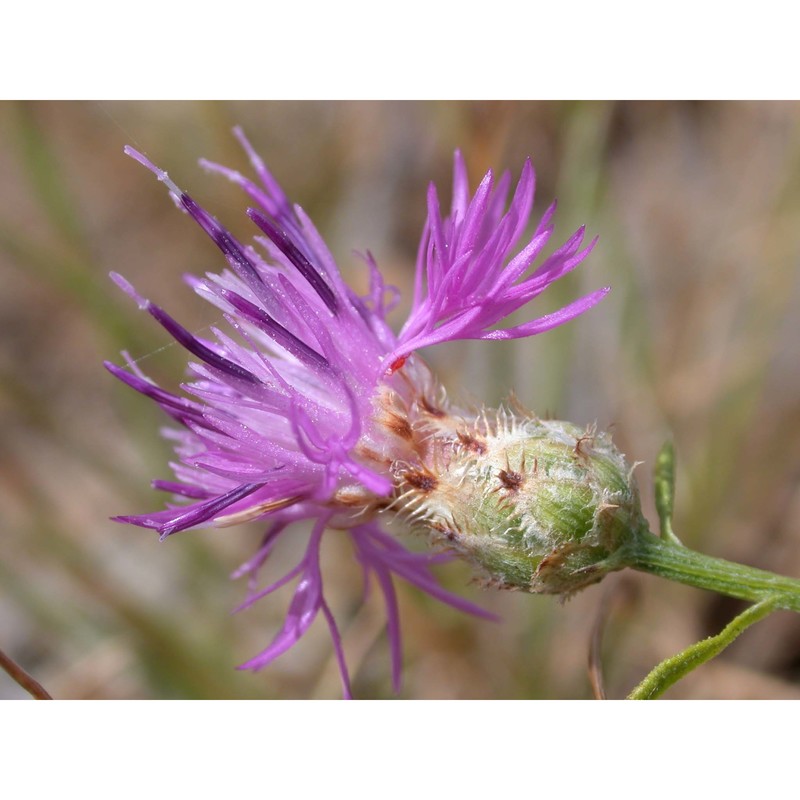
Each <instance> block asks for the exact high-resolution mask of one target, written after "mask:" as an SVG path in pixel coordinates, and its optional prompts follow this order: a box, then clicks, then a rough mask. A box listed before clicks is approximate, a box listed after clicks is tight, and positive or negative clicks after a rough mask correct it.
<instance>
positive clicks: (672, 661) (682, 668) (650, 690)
mask: <svg viewBox="0 0 800 800" xmlns="http://www.w3.org/2000/svg"><path fill="white" fill-rule="evenodd" d="M782 599H783V598H781V597H780V596H778V595H773V596H772V597H768V598H766V599H765V600H762V601H761V602H760V603H756V604H755V605H754V606H750V608H748V609H747V610H746V611H743V612H742V613H741V614H739V616H738V617H736V618H735V619H733V620H731V622H729V623H728V624H727V625H726V626H725V627H724V628H723V629H722V630H721V631H720V632H719V633H718V634H717V635H716V636H709V637H708V638H707V639H703V641H702V642H697V643H696V644H693V645H692V646H691V647H687V648H686V649H685V650H684V651H682V652H681V653H678V654H677V655H675V656H672V658H668V659H666V660H665V661H662V662H661V663H660V664H659V665H658V666H657V667H655V668H654V669H653V670H652V671H651V672H650V674H649V675H648V676H647V677H646V678H645V679H644V680H643V681H642V682H641V683H640V684H639V685H638V686H637V687H636V688H635V689H634V690H633V691H632V692H631V693H630V694H629V695H628V700H655V698H656V697H659V696H660V695H662V694H663V693H664V692H666V691H667V689H669V687H670V686H672V685H673V684H675V683H677V682H678V681H679V680H680V679H681V678H683V677H685V676H686V675H688V674H689V673H690V672H691V671H692V670H693V669H696V668H697V667H699V666H700V665H701V664H704V663H705V662H706V661H710V660H711V659H712V658H714V656H717V655H719V654H720V653H721V652H722V651H723V650H724V649H725V648H726V647H727V646H728V645H729V644H731V642H733V641H734V639H736V637H737V636H739V634H740V633H742V631H744V630H745V629H746V628H749V627H750V626H751V625H753V624H754V623H756V622H758V621H759V620H760V619H763V618H764V617H766V616H767V615H768V614H770V613H771V612H773V611H774V610H775V609H776V608H778V607H779V606H780V603H781V600H782Z"/></svg>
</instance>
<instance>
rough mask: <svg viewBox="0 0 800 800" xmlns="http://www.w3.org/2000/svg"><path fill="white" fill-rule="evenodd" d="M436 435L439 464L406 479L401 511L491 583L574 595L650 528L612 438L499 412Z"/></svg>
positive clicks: (618, 562) (619, 561) (615, 564)
mask: <svg viewBox="0 0 800 800" xmlns="http://www.w3.org/2000/svg"><path fill="white" fill-rule="evenodd" d="M433 439H434V442H435V444H433V445H431V449H430V451H429V453H430V454H431V455H432V459H431V462H432V463H433V464H435V465H436V467H433V468H431V469H430V470H429V471H428V473H427V474H426V475H420V474H419V472H418V471H414V470H409V471H407V472H406V473H405V474H404V475H403V476H402V477H403V480H404V483H405V486H406V487H407V490H406V491H405V493H404V494H402V495H401V497H400V505H401V507H402V508H403V510H404V511H405V516H406V517H407V519H408V521H409V523H410V524H411V525H412V527H414V528H415V529H416V530H424V531H427V532H429V533H430V534H431V536H432V538H433V539H434V541H436V542H438V543H440V544H443V545H444V546H446V547H447V548H448V549H450V550H452V551H455V552H456V553H457V554H458V555H459V556H460V557H462V558H464V559H465V560H467V561H468V562H470V563H471V564H472V565H473V566H474V567H476V568H477V571H478V574H480V575H481V576H482V577H483V578H484V579H485V580H486V581H487V582H488V583H489V584H491V585H494V586H498V587H501V588H507V589H521V590H523V591H528V592H542V593H548V594H570V593H572V592H575V591H577V590H578V589H581V588H583V587H584V586H588V585H589V584H592V583H595V582H597V581H599V580H600V579H601V578H602V577H603V576H604V575H605V574H606V573H607V572H611V571H613V570H616V569H620V568H622V567H623V566H625V564H624V559H623V558H622V557H621V556H622V553H621V552H619V551H620V548H622V547H623V546H624V545H625V544H626V543H628V542H629V541H631V540H632V538H633V537H635V536H636V535H637V534H638V533H639V532H640V531H642V530H646V529H647V523H646V522H645V520H644V518H643V516H642V513H641V510H640V506H639V496H638V490H637V487H636V484H635V482H634V480H633V477H632V474H631V473H632V467H631V466H630V465H629V464H628V463H627V462H626V461H625V458H624V456H623V455H622V454H621V453H620V452H619V451H618V450H617V449H616V448H615V447H614V445H613V444H612V443H611V437H610V436H609V434H608V433H598V432H596V431H595V430H594V429H592V428H590V429H586V430H584V429H581V428H579V427H577V426H576V425H573V424H572V423H569V422H561V421H555V420H539V419H536V418H529V417H528V418H523V419H518V418H515V417H514V416H512V415H511V414H509V413H507V412H505V411H502V410H501V411H499V412H498V413H497V419H496V421H495V422H494V423H491V424H490V422H489V421H488V419H487V416H486V415H482V416H481V417H480V418H479V419H477V420H475V421H473V422H472V423H470V424H469V425H468V426H467V427H466V428H465V427H464V425H461V430H457V431H456V432H455V435H449V436H448V435H444V434H443V435H438V436H434V437H433ZM615 554H618V555H617V556H616V557H615Z"/></svg>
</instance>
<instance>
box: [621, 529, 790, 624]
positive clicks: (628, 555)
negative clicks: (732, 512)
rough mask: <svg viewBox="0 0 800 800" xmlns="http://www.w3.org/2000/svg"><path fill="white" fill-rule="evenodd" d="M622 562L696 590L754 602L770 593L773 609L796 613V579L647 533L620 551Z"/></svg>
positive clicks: (768, 595) (767, 596)
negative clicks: (772, 598)
mask: <svg viewBox="0 0 800 800" xmlns="http://www.w3.org/2000/svg"><path fill="white" fill-rule="evenodd" d="M618 555H619V556H620V557H621V558H622V560H623V562H624V564H625V565H626V566H628V567H632V568H633V569H637V570H640V571H641V572H649V573H651V574H652V575H659V576H660V577H662V578H667V579H668V580H671V581H678V582H679V583H685V584H687V585H689V586H696V587H698V588H699V589H708V590H709V591H712V592H719V593H720V594H726V595H728V596H730V597H738V598H739V599H741V600H752V601H755V602H758V601H760V600H765V599H767V598H769V597H772V596H773V595H780V596H779V597H778V598H777V600H776V607H777V608H785V609H788V610H790V611H797V612H800V580H797V579H795V578H787V577H784V576H782V575H776V574H774V573H772V572H765V571H764V570H761V569H755V568H754V567H747V566H744V565H743V564H736V563H734V562H732V561H725V560H724V559H722V558H713V557H711V556H706V555H703V554H702V553H697V552H695V551H694V550H690V549H689V548H688V547H683V546H682V545H678V544H674V543H672V542H670V541H666V540H664V539H659V538H658V537H657V536H654V535H653V534H651V533H649V532H647V533H642V534H641V535H639V536H637V537H636V538H635V539H634V540H633V541H632V542H631V543H630V544H628V545H627V546H626V547H625V549H624V552H620V553H618Z"/></svg>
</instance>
